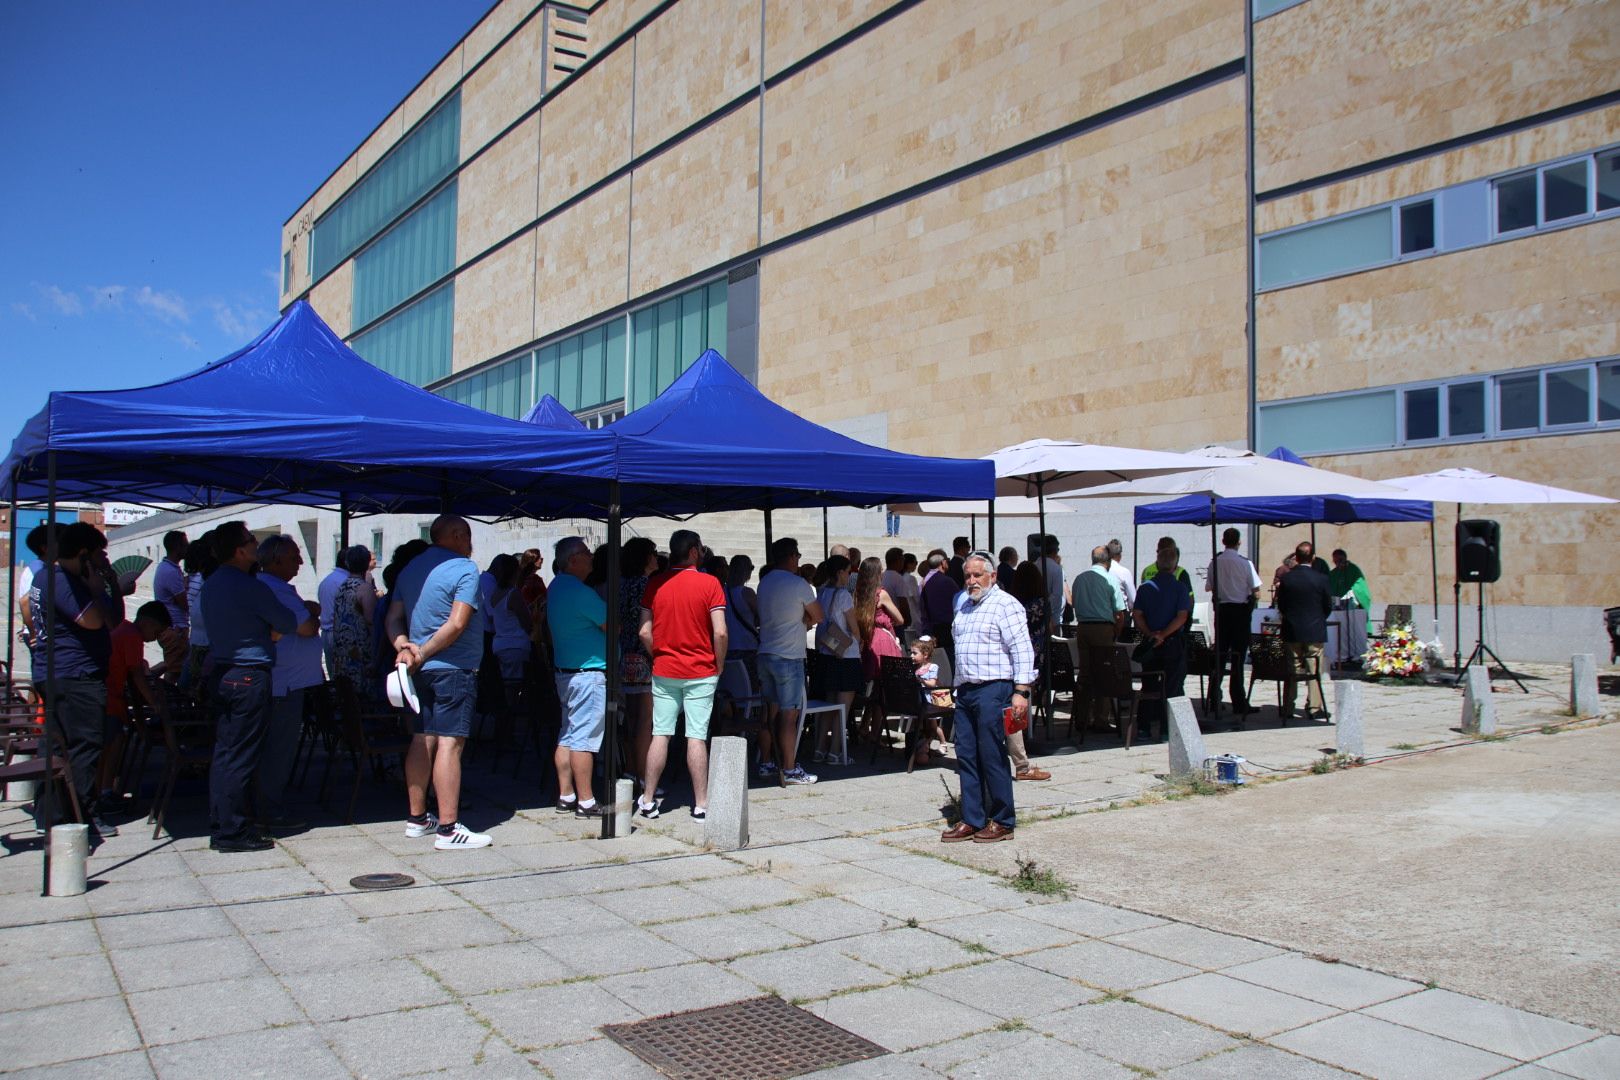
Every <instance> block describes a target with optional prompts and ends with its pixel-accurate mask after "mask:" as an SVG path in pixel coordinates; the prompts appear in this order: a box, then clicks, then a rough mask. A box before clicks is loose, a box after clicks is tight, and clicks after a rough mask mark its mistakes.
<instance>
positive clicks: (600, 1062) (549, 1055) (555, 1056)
mask: <svg viewBox="0 0 1620 1080" xmlns="http://www.w3.org/2000/svg"><path fill="white" fill-rule="evenodd" d="M534 1060H535V1061H536V1062H538V1063H539V1065H540V1067H541V1068H542V1069H545V1070H546V1072H548V1073H550V1074H551V1075H552V1076H553V1077H554V1078H555V1080H602V1077H608V1076H610V1077H612V1078H613V1080H665V1077H664V1074H663V1073H661V1072H659V1071H658V1070H657V1069H654V1068H653V1067H652V1066H651V1065H648V1064H647V1063H646V1062H645V1061H642V1060H641V1059H640V1058H638V1057H636V1055H634V1054H632V1053H631V1052H630V1051H628V1050H626V1049H625V1048H624V1047H622V1046H620V1045H619V1044H618V1043H616V1042H614V1041H613V1040H612V1039H594V1040H592V1041H590V1042H582V1043H573V1044H570V1045H568V1046H556V1047H552V1048H551V1049H549V1050H542V1051H540V1052H539V1053H538V1054H535V1055H534Z"/></svg>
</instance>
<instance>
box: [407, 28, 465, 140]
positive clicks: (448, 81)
mask: <svg viewBox="0 0 1620 1080" xmlns="http://www.w3.org/2000/svg"><path fill="white" fill-rule="evenodd" d="M465 71H466V68H465V66H464V65H463V64H462V47H461V46H460V45H457V46H456V47H455V48H454V49H451V50H450V52H449V54H448V55H446V56H445V58H444V59H443V60H441V61H439V66H438V67H436V68H434V69H433V71H432V73H431V74H430V75H428V77H427V78H426V79H423V80H422V84H421V85H420V86H418V87H417V88H416V89H415V90H412V91H411V92H410V93H409V94H408V95H407V96H406V98H405V100H404V101H402V102H400V104H399V108H397V109H395V110H394V112H395V113H396V114H397V115H398V116H399V119H400V123H401V124H402V125H403V127H404V130H406V131H409V130H410V129H411V128H412V127H414V126H415V125H416V122H417V121H418V120H420V119H422V117H424V116H426V115H427V114H428V113H430V112H432V111H433V108H434V106H436V105H438V104H439V102H441V101H443V100H444V97H445V95H446V94H448V93H450V91H451V90H453V89H455V85H456V83H457V82H458V81H460V79H461V76H462V74H463V73H464V72H465Z"/></svg>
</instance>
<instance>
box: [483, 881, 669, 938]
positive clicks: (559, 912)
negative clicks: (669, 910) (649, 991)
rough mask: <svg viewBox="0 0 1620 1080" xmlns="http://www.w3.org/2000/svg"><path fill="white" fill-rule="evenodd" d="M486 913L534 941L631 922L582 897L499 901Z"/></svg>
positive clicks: (635, 890)
mask: <svg viewBox="0 0 1620 1080" xmlns="http://www.w3.org/2000/svg"><path fill="white" fill-rule="evenodd" d="M644 891H646V890H642V889H634V890H631V892H629V893H623V894H618V893H616V894H614V895H615V896H618V895H624V896H633V895H635V894H636V893H640V892H644ZM592 899H593V900H594V899H598V898H594V897H593V898H592ZM484 914H486V915H488V916H489V917H490V918H491V919H494V920H495V921H496V922H498V923H500V924H501V925H502V926H505V927H507V928H508V929H510V930H511V931H512V933H513V934H514V935H516V936H517V937H518V938H519V939H522V940H531V941H535V940H544V939H546V938H554V937H566V936H568V935H570V934H581V933H589V932H592V931H597V930H619V929H622V928H623V927H626V926H628V925H630V924H629V923H628V922H626V921H625V920H624V919H622V918H620V917H619V916H618V915H615V914H614V913H613V912H611V911H608V910H607V909H606V908H604V907H602V906H600V905H598V904H596V903H592V902H589V901H586V900H585V899H584V898H583V897H567V898H565V899H561V900H527V901H524V902H523V903H519V904H496V905H492V906H490V907H488V908H486V909H484Z"/></svg>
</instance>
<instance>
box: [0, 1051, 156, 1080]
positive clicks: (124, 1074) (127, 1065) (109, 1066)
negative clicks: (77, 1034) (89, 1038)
mask: <svg viewBox="0 0 1620 1080" xmlns="http://www.w3.org/2000/svg"><path fill="white" fill-rule="evenodd" d="M156 1076H157V1073H155V1072H153V1071H152V1064H151V1062H150V1061H148V1060H147V1057H146V1051H144V1050H130V1051H127V1052H125V1053H122V1054H108V1055H106V1056H105V1057H98V1058H82V1059H80V1060H78V1061H65V1062H63V1063H62V1064H60V1065H40V1066H38V1067H37V1068H33V1069H22V1070H20V1071H18V1072H8V1073H6V1080H152V1078H153V1077H156Z"/></svg>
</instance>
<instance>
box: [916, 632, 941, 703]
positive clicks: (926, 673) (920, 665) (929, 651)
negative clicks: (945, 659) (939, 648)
mask: <svg viewBox="0 0 1620 1080" xmlns="http://www.w3.org/2000/svg"><path fill="white" fill-rule="evenodd" d="M933 657H934V639H933V638H931V637H929V636H928V635H927V634H924V635H923V636H922V637H920V638H918V639H917V640H916V641H914V642H912V643H911V662H912V664H914V665H915V666H916V668H917V681H918V682H920V683H922V684H923V685H924V686H926V687H929V688H930V689H932V688H933V687H935V686H938V685H939V665H938V664H936V663H934V662H933Z"/></svg>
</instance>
